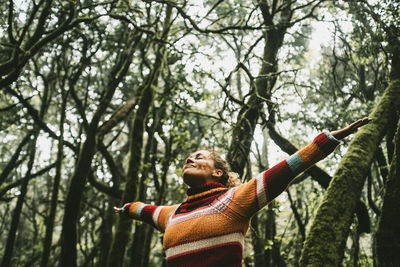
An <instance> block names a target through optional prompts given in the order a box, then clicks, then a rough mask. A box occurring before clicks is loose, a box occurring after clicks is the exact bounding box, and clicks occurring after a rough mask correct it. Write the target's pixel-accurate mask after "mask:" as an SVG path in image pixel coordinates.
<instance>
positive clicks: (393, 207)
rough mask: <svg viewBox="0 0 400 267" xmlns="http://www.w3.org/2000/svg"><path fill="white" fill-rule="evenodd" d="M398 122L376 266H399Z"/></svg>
mask: <svg viewBox="0 0 400 267" xmlns="http://www.w3.org/2000/svg"><path fill="white" fill-rule="evenodd" d="M399 203H400V122H399V123H398V127H397V133H396V137H395V151H394V155H393V159H392V163H391V165H390V171H389V175H388V178H387V182H386V191H385V196H384V199H383V206H382V213H381V216H380V218H379V222H378V229H377V231H376V235H375V239H376V242H375V249H376V254H377V266H379V267H380V266H400V253H399V252H400V223H399V221H400V206H399Z"/></svg>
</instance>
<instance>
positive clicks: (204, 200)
mask: <svg viewBox="0 0 400 267" xmlns="http://www.w3.org/2000/svg"><path fill="white" fill-rule="evenodd" d="M215 197H216V196H215V195H212V196H209V197H207V198H203V199H199V200H197V201H194V202H189V203H183V204H182V205H181V206H180V210H181V211H183V209H186V208H190V207H192V206H196V205H197V204H201V203H204V202H207V201H209V200H210V199H215ZM193 208H196V207H193Z"/></svg>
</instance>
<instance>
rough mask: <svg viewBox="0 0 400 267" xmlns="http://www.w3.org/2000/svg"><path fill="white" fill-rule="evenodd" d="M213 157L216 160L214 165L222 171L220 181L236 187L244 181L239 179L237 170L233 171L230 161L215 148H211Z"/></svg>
mask: <svg viewBox="0 0 400 267" xmlns="http://www.w3.org/2000/svg"><path fill="white" fill-rule="evenodd" d="M208 152H210V156H211V159H212V160H213V161H214V167H215V168H217V169H220V170H221V171H222V176H221V179H220V181H219V182H220V183H221V184H223V185H225V186H226V187H235V186H238V185H240V184H241V183H242V182H241V181H240V179H239V175H238V174H237V173H236V172H232V171H231V166H230V165H229V163H228V162H227V161H226V160H225V159H223V158H222V157H221V155H220V154H219V153H218V152H216V151H215V150H212V149H209V150H208Z"/></svg>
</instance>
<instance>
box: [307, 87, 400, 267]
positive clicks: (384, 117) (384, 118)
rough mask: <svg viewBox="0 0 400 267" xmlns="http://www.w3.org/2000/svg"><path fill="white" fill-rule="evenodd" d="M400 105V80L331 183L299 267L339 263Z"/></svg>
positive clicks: (354, 140)
mask: <svg viewBox="0 0 400 267" xmlns="http://www.w3.org/2000/svg"><path fill="white" fill-rule="evenodd" d="M399 104H400V81H399V80H394V81H393V82H391V83H390V85H389V86H388V87H387V88H386V90H385V93H384V95H383V96H382V98H381V100H380V101H379V103H378V104H377V105H376V107H375V109H374V110H373V112H372V113H371V115H370V117H371V118H372V119H373V121H372V122H371V123H370V124H368V125H366V126H364V127H362V128H361V129H360V130H359V131H358V132H357V134H356V135H355V137H354V138H353V140H352V142H351V143H350V145H349V149H348V151H347V153H346V154H345V156H344V157H343V159H342V160H341V162H340V164H339V166H338V168H337V170H336V173H335V175H334V177H333V179H332V182H331V184H330V185H329V187H328V189H327V192H326V194H325V196H324V200H323V202H322V203H321V205H320V207H319V208H318V211H317V214H316V217H315V219H314V221H313V223H312V226H311V229H310V232H309V234H308V235H307V237H306V241H305V243H304V248H303V251H302V256H301V259H300V266H340V265H341V261H342V258H343V253H344V248H345V242H346V240H347V236H348V233H349V228H350V225H351V223H352V221H353V216H354V210H355V207H356V204H357V202H358V201H359V199H360V195H361V191H362V187H363V184H364V182H365V177H366V174H367V171H368V169H369V166H370V164H371V162H372V160H373V157H374V154H375V151H376V149H377V146H378V145H379V143H380V142H381V140H382V137H383V135H384V134H385V131H386V127H387V125H388V124H389V120H390V118H391V117H392V115H393V114H395V113H396V109H397V108H398V107H399Z"/></svg>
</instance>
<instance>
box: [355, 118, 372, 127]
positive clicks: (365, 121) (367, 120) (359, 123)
mask: <svg viewBox="0 0 400 267" xmlns="http://www.w3.org/2000/svg"><path fill="white" fill-rule="evenodd" d="M371 121H372V119H371V118H368V117H366V118H362V119H359V120H357V121H355V122H353V123H352V124H350V128H351V129H352V130H357V129H358V128H360V127H361V126H364V125H366V124H368V123H370V122H371Z"/></svg>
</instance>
